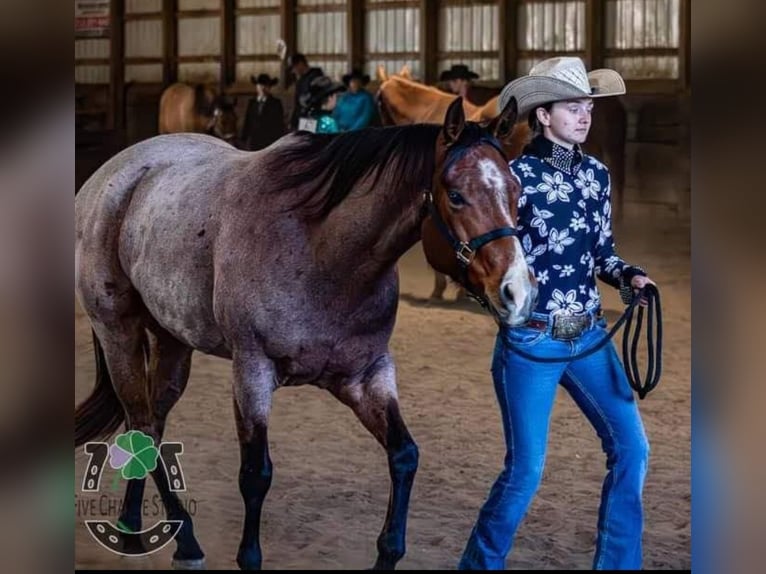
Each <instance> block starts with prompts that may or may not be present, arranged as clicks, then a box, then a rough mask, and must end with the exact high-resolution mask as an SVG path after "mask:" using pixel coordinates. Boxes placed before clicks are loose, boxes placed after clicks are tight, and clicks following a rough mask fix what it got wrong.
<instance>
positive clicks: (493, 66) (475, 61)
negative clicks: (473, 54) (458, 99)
mask: <svg viewBox="0 0 766 574" xmlns="http://www.w3.org/2000/svg"><path fill="white" fill-rule="evenodd" d="M453 64H465V65H466V66H468V67H469V68H470V69H471V71H473V72H476V73H477V74H479V81H482V80H498V79H500V60H498V59H492V58H460V59H449V58H448V59H443V60H439V62H438V66H439V73H441V72H442V70H448V69H449V68H450V67H452V65H453Z"/></svg>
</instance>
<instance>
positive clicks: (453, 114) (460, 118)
mask: <svg viewBox="0 0 766 574" xmlns="http://www.w3.org/2000/svg"><path fill="white" fill-rule="evenodd" d="M464 127H465V112H464V111H463V98H461V97H457V98H455V101H454V102H452V103H451V104H450V106H449V108H448V109H447V114H446V115H445V116H444V140H445V141H446V142H447V145H452V144H453V143H455V142H456V141H457V140H458V139H459V138H460V134H461V133H463V128H464Z"/></svg>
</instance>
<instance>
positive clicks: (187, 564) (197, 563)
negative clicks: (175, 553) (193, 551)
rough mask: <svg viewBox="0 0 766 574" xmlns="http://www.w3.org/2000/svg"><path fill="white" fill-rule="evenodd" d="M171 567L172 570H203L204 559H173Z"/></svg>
mask: <svg viewBox="0 0 766 574" xmlns="http://www.w3.org/2000/svg"><path fill="white" fill-rule="evenodd" d="M172 565H173V570H204V569H205V559H204V558H194V559H192V560H179V559H176V558H173V562H172Z"/></svg>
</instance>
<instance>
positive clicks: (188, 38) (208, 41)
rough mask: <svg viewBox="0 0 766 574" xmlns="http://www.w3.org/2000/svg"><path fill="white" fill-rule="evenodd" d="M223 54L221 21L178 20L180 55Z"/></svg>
mask: <svg viewBox="0 0 766 574" xmlns="http://www.w3.org/2000/svg"><path fill="white" fill-rule="evenodd" d="M220 53H221V19H220V18H219V17H217V16H212V17H209V18H181V19H179V20H178V54H179V55H180V56H204V55H217V54H220Z"/></svg>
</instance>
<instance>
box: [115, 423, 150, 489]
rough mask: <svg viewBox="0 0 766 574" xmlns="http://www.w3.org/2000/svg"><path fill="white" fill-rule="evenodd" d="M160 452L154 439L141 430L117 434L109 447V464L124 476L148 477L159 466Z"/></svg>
mask: <svg viewBox="0 0 766 574" xmlns="http://www.w3.org/2000/svg"><path fill="white" fill-rule="evenodd" d="M159 454H160V452H159V451H158V450H157V447H156V446H154V439H153V438H152V437H150V436H149V435H147V434H144V433H142V432H141V431H139V430H132V431H129V432H126V433H125V434H121V435H117V437H116V438H115V440H114V444H113V445H111V446H110V447H109V466H111V467H112V468H113V469H115V470H117V469H119V470H120V474H121V475H122V478H124V479H125V480H130V479H131V478H146V475H148V474H149V473H150V472H152V471H153V470H154V469H156V468H157V458H158V457H159Z"/></svg>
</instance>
